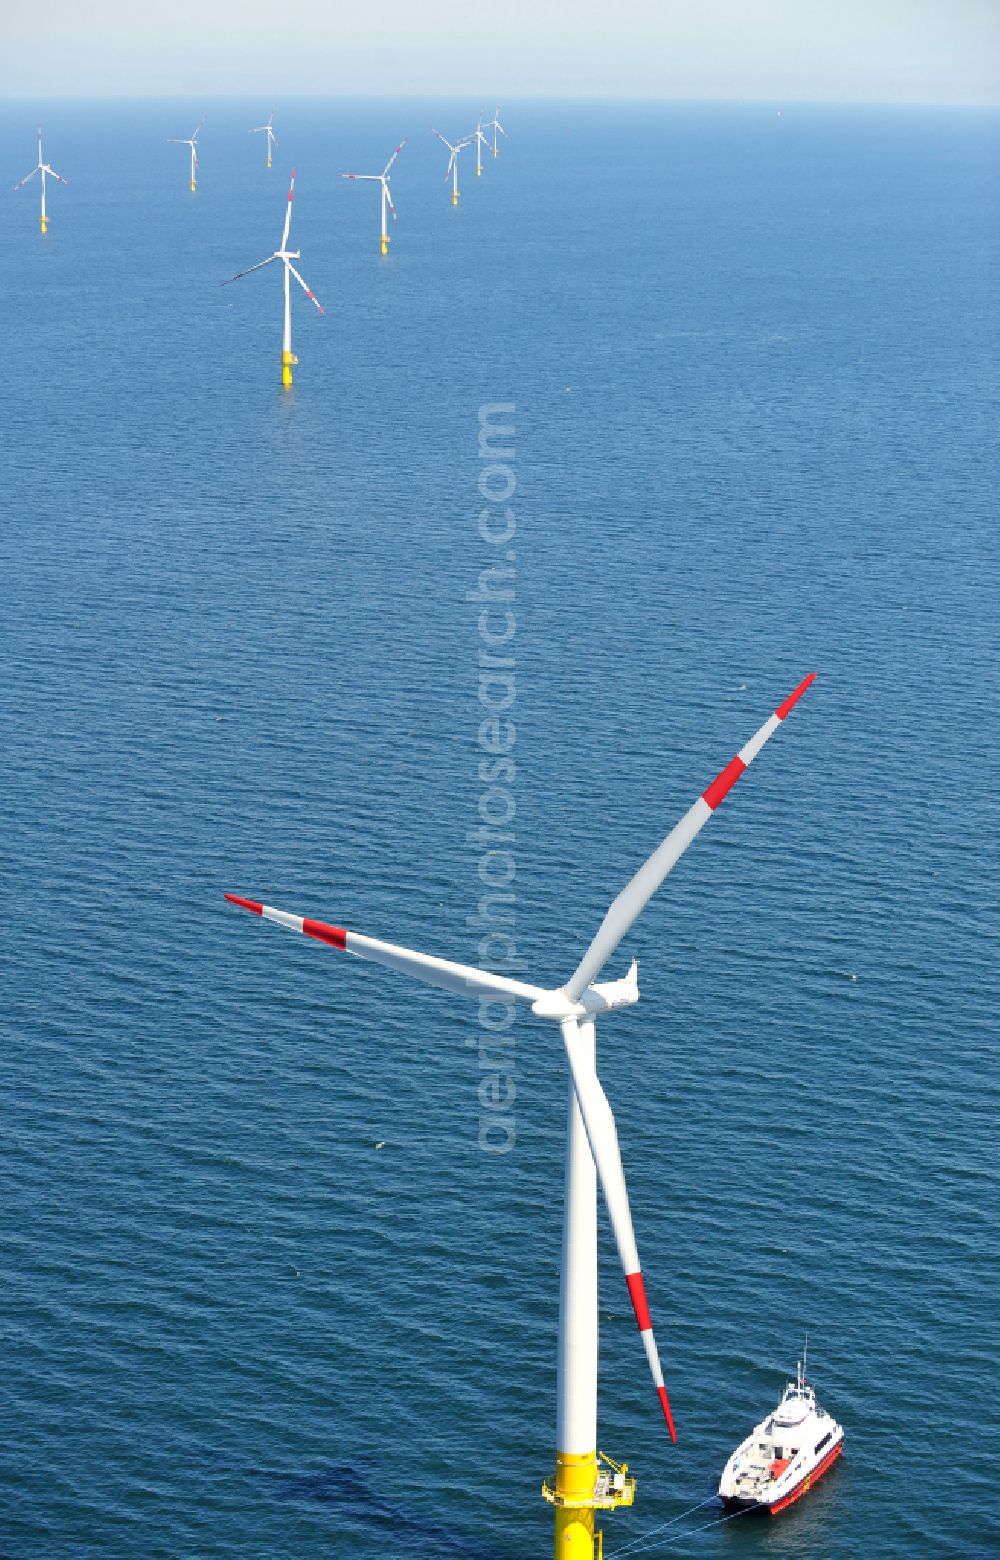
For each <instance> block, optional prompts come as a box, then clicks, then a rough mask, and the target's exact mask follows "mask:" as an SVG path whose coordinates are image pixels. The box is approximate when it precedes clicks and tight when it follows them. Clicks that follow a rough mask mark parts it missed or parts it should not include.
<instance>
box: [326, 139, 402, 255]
mask: <svg viewBox="0 0 1000 1560" xmlns="http://www.w3.org/2000/svg"><path fill="white" fill-rule="evenodd" d="M405 145H406V137H405V135H404V137H403V139H402V140H401V141H400V143H399V145H398V146H397V147H396V150H395V151H394V152H393V154H392V156H391V157H390V158H389V161H388V162H387V163H386V165H385V167H384V168H383V169H382V172H381V173H342V174H341V175H340V177H341V178H342V179H357V180H361V181H362V182H365V183H372V182H373V181H377V182H378V183H379V184H381V186H382V253H383V254H384V255H387V254H388V253H389V229H388V226H387V223H386V207H387V206H388V208H389V210H390V211H391V212H392V220H393V222H395V221H396V220H397V218H396V208H395V206H394V205H393V204H392V196H391V195H390V193H389V169H390V168H391V167H392V165H393V163H394V162H395V161H396V158H397V157H398V156H399V154H400V152H401V151H402V150H403V147H404V146H405Z"/></svg>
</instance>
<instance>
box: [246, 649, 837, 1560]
mask: <svg viewBox="0 0 1000 1560" xmlns="http://www.w3.org/2000/svg"><path fill="white" fill-rule="evenodd" d="M815 675H816V674H815V673H814V672H813V673H811V674H810V675H809V676H808V677H806V678H804V679H803V681H802V682H801V683H800V684H799V686H798V687H797V688H796V689H795V692H794V693H792V694H791V695H790V696H789V698H787V699H786V700H785V701H784V703H783V704H780V705H779V706H778V708H777V709H776V710H775V712H774V714H773V715H772V716H771V717H770V719H769V720H767V721H765V723H764V725H763V726H761V727H760V729H759V730H758V731H757V732H756V733H755V734H754V736H752V737H751V738H750V741H749V742H747V743H746V744H745V746H744V747H742V748H741V749H740V751H739V753H738V754H737V755H736V757H735V758H734V759H732V760H731V761H730V763H728V764H727V765H726V767H725V769H723V770H721V771H720V773H719V774H718V775H717V776H716V778H715V779H714V780H713V781H712V783H711V785H709V786H708V787H707V788H706V790H704V791H703V792H702V794H701V796H700V797H699V798H698V800H697V801H696V802H695V803H694V804H693V806H691V807H690V808H689V809H688V811H687V812H686V813H685V814H684V816H683V817H682V818H681V820H680V822H679V823H677V824H676V825H675V826H674V828H673V829H672V830H671V831H670V833H669V834H668V835H667V836H666V838H665V839H664V840H663V841H662V842H661V844H660V845H659V846H658V847H657V849H656V850H655V851H654V852H653V854H652V855H651V856H650V857H649V859H648V860H647V861H646V862H644V864H643V865H642V866H641V867H640V868H639V870H638V872H637V873H636V874H635V875H634V877H632V878H631V879H630V881H629V882H628V883H627V884H626V885H625V887H624V888H623V889H622V891H621V893H620V894H619V895H618V897H617V898H616V899H615V900H614V901H613V903H612V904H611V906H610V908H609V910H608V912H607V914H606V915H605V917H604V920H603V921H602V923H601V925H600V927H599V928H598V930H597V934H596V935H595V937H594V938H593V940H592V942H591V943H590V946H589V947H588V949H587V951H586V953H585V954H584V955H583V958H582V959H581V960H580V963H579V964H578V965H577V967H576V969H575V970H574V972H573V974H572V975H571V976H570V978H569V980H568V981H567V982H566V983H565V985H563V986H560V987H559V988H558V989H556V990H547V989H546V988H544V987H542V986H535V985H531V984H528V983H527V982H525V981H520V980H513V979H510V978H509V977H507V976H504V975H494V974H491V973H490V972H489V971H487V970H482V969H476V968H473V967H472V966H470V965H463V964H454V963H452V962H451V961H450V960H448V959H439V958H433V957H431V956H430V955H428V954H425V953H417V952H415V951H414V950H413V949H410V948H402V947H399V946H398V945H396V944H393V943H386V942H381V941H379V940H378V939H377V938H374V937H366V936H362V935H361V934H360V933H358V932H351V931H348V930H346V928H344V927H341V926H331V925H328V924H327V923H326V922H324V921H314V920H311V919H309V918H308V917H304V916H299V915H290V914H288V913H287V912H286V911H283V910H275V909H273V908H272V907H271V906H269V905H265V904H262V903H260V902H259V901H257V900H254V899H243V898H241V897H240V896H239V895H236V894H227V895H226V898H227V899H228V900H229V901H230V903H231V904H235V905H239V906H240V907H241V908H242V909H244V910H249V911H251V912H252V913H253V914H255V915H259V916H262V917H263V918H264V919H265V920H268V921H274V922H276V923H277V925H279V926H284V927H287V928H288V929H289V930H290V931H295V932H301V933H303V934H304V935H305V936H306V937H312V938H315V939H316V940H317V941H319V942H322V943H326V944H327V946H328V947H331V948H338V949H340V950H342V951H343V952H345V953H352V954H354V955H355V957H357V958H360V959H368V960H370V961H371V962H372V963H374V964H381V965H384V966H385V967H387V968H388V969H392V970H396V971H398V972H399V973H400V974H404V975H410V976H412V977H413V978H414V979H415V980H419V981H423V982H425V983H426V984H427V985H431V986H440V987H443V988H444V990H445V991H449V992H452V993H454V994H455V995H458V996H466V997H470V996H478V997H479V998H480V999H482V998H484V997H494V998H496V999H499V1000H503V1001H507V1002H511V1001H514V1002H522V1003H525V1004H527V1005H528V1006H529V1007H530V1008H531V1010H532V1012H533V1013H535V1014H537V1015H538V1017H540V1018H545V1019H549V1020H550V1021H552V1022H553V1023H557V1024H558V1025H559V1028H560V1032H561V1035H562V1042H563V1049H564V1050H565V1053H566V1060H567V1063H568V1066H569V1088H568V1109H567V1132H566V1160H565V1183H564V1186H565V1204H564V1214H563V1241H562V1276H561V1282H560V1294H559V1351H558V1371H557V1396H558V1406H557V1416H556V1458H555V1478H554V1480H553V1481H552V1483H551V1484H550V1483H548V1482H546V1483H545V1484H543V1486H542V1494H543V1495H544V1497H545V1499H546V1500H547V1501H548V1502H549V1503H550V1504H551V1505H552V1506H553V1507H554V1510H555V1556H556V1560H593V1556H594V1538H595V1531H594V1517H595V1512H597V1511H613V1510H615V1509H616V1508H617V1507H619V1506H630V1505H631V1504H632V1502H633V1500H634V1498H635V1479H634V1477H631V1476H629V1474H628V1465H627V1464H623V1465H621V1466H619V1465H618V1464H616V1463H612V1462H611V1460H610V1459H609V1458H607V1457H605V1456H604V1454H603V1453H600V1454H599V1453H598V1450H597V1448H598V1445H599V1443H598V1439H597V1351H598V1308H597V1184H598V1182H599V1183H600V1186H601V1191H602V1193H603V1196H604V1202H605V1205H606V1207H607V1211H608V1216H609V1220H610V1223H611V1227H612V1231H613V1233H614V1237H615V1243H616V1245H617V1247H618V1255H619V1258H620V1260H621V1264H622V1267H623V1269H624V1273H625V1282H626V1285H627V1287H628V1292H629V1297H630V1299H631V1301H632V1308H633V1310H634V1312H635V1319H636V1323H637V1326H638V1328H639V1333H640V1335H641V1338H642V1343H643V1347H644V1349H645V1353H646V1358H647V1361H648V1363H649V1368H650V1372H651V1374H652V1377H653V1382H654V1385H655V1387H656V1393H657V1397H658V1399H659V1402H660V1407H661V1410H662V1413H663V1417H664V1419H665V1420H666V1424H667V1428H668V1430H669V1432H670V1436H671V1439H672V1440H676V1439H677V1436H676V1432H675V1429H674V1422H673V1415H672V1413H671V1409H670V1401H669V1398H668V1396H667V1389H666V1387H665V1385H664V1381H663V1372H662V1370H661V1368H660V1357H659V1352H658V1350H657V1347H656V1340H655V1338H654V1335H653V1327H652V1322H651V1320H650V1314H649V1306H648V1304H647V1301H646V1291H645V1285H644V1282H643V1277H642V1270H641V1268H640V1266H639V1256H638V1252H637V1249H636V1242H635V1232H634V1229H633V1226H632V1216H631V1212H630V1210H629V1200H628V1192H627V1189H626V1186H625V1175H624V1170H623V1168H622V1161H621V1154H620V1151H619V1146H618V1134H617V1130H616V1128H615V1120H614V1116H613V1115H612V1112H611V1106H610V1105H609V1103H608V1099H607V1096H606V1094H605V1093H604V1089H603V1088H602V1086H601V1082H600V1079H599V1077H598V1075H597V1069H596V1054H595V1052H596V1027H595V1026H596V1020H597V1018H598V1016H599V1015H600V1014H602V1013H610V1012H614V1011H615V1010H616V1009H617V1008H623V1007H631V1006H632V1005H633V1004H634V1003H636V1002H637V1001H638V1000H639V984H638V966H637V965H636V963H635V961H634V960H633V961H632V964H631V966H630V968H629V971H628V974H627V975H625V976H624V977H623V978H621V979H618V980H613V981H601V982H598V976H599V975H600V974H601V972H602V970H603V969H604V967H605V965H606V964H607V962H608V959H609V958H610V957H611V955H612V954H613V953H614V952H615V950H616V949H617V948H618V946H619V944H620V943H621V941H622V939H623V938H624V937H625V936H626V934H627V933H628V932H629V931H630V929H631V927H632V926H633V924H634V922H635V921H636V919H637V918H638V916H639V915H640V913H641V912H642V910H643V909H644V908H645V906H646V904H647V903H648V901H649V900H650V899H651V898H652V896H653V894H654V893H655V892H656V890H657V889H658V888H659V887H660V884H661V883H662V882H663V881H664V879H665V878H666V876H667V874H668V873H669V872H670V871H671V869H672V868H673V867H674V866H675V865H676V864H677V862H678V861H679V860H680V858H681V856H682V855H683V854H684V852H685V851H686V850H687V848H688V846H689V845H690V844H691V843H692V841H693V840H694V839H695V837H696V836H697V835H698V834H699V833H700V831H701V830H702V829H703V828H704V826H705V824H706V823H707V822H708V820H709V819H710V818H711V816H712V814H713V813H714V812H715V811H716V809H717V808H718V807H719V805H720V803H721V802H722V801H723V799H724V798H725V796H726V795H727V794H728V792H729V791H730V790H731V789H732V787H733V786H734V785H735V784H736V782H737V780H739V778H740V776H741V775H742V774H744V772H745V771H746V769H747V768H748V766H749V765H750V764H751V763H752V761H753V760H754V758H756V756H757V754H758V753H759V752H760V750H761V748H762V747H763V746H764V744H765V742H767V741H768V739H769V738H770V737H771V736H773V734H774V732H775V731H777V729H778V727H779V726H780V725H781V724H782V723H783V721H784V720H785V719H786V718H787V716H788V714H789V712H790V711H791V709H792V708H793V706H794V705H795V704H796V703H797V701H798V700H799V699H800V698H801V697H802V695H803V693H804V692H805V691H806V689H807V688H808V687H809V685H810V683H812V681H813V680H814V678H815ZM599 1456H600V1458H601V1461H602V1462H603V1464H605V1465H606V1466H605V1467H602V1466H600V1464H599V1461H598V1458H599ZM598 1538H600V1535H598Z"/></svg>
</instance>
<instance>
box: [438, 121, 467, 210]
mask: <svg viewBox="0 0 1000 1560" xmlns="http://www.w3.org/2000/svg"><path fill="white" fill-rule="evenodd" d="M431 129H432V130H434V126H433V125H431ZM434 134H435V135H436V136H437V138H438V140H439V141H443V142H444V144H445V146H446V147H447V148H448V150H449V152H450V153H451V156H450V157H449V158H448V168H447V172H446V173H445V178H446V179H447V178H448V176H449V174H450V176H451V203H452V205H453V206H457V205H458V154H459V152H461V151H464V150H465V148H466V147H467V146H468V145H469V141H470V137H469V136H466V138H465V140H464V141H459V142H458V143H457V145H455V146H452V144H451V142H450V141H447V140H445V138H444V136H443V135H442V134H441V132H440V130H434Z"/></svg>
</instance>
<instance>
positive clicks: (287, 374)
mask: <svg viewBox="0 0 1000 1560" xmlns="http://www.w3.org/2000/svg"><path fill="white" fill-rule="evenodd" d="M294 193H295V169H294V168H293V169H292V181H291V183H290V184H289V186H288V204H287V206H286V207H285V227H284V231H283V233H282V235H281V248H280V249H276V250H275V251H274V254H273V255H268V257H267V259H266V260H261V261H260V262H259V263H258V264H257V265H252V266H250V267H249V269H248V270H246V271H237V273H236V275H235V276H230V277H229V278H228V280H227V281H225V282H223V284H222V285H223V287H228V286H229V285H230V283H232V282H238V281H239V279H240V277H241V276H249V275H250V273H251V271H261V270H263V268H264V266H265V265H271V264H273V262H274V261H275V260H280V261H281V263H282V265H283V266H284V282H285V329H284V334H283V336H282V338H281V383H282V384H283V385H284V387H285V389H286V390H287V389H288V388H289V386H290V385H291V383H292V367H293V365H294V364H296V363H297V362H298V361H299V360H298V358H297V357H293V355H292V296H291V278H292V277H293V276H294V278H295V280H296V281H297V282H298V284H299V286H300V287H301V288H302V291H303V292H304V293H305V295H306V297H307V298H309V299H310V300H311V301H312V302H313V303H314V304H315V305H316V307H317V309H318V310H319V312H320V314H325V313H326V310H325V309H324V307H323V305H322V304H321V303H320V301H319V299H318V298H317V297H316V294H315V293H314V292H313V291H312V290H311V288H309V287H307V286H306V283H305V282H304V281H303V279H302V277H301V276H300V275H299V273H298V271H296V269H295V267H294V265H293V264H292V261H293V260H298V259H299V258H300V256H301V251H300V250H298V249H289V247H288V230H289V228H290V227H291V225H292V196H293V195H294Z"/></svg>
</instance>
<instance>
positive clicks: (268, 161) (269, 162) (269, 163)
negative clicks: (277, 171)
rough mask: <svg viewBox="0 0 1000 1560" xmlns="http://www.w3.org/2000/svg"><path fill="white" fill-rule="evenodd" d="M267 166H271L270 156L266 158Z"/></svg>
mask: <svg viewBox="0 0 1000 1560" xmlns="http://www.w3.org/2000/svg"><path fill="white" fill-rule="evenodd" d="M267 166H268V167H269V168H270V166H271V159H270V157H269V158H268V159H267Z"/></svg>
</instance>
